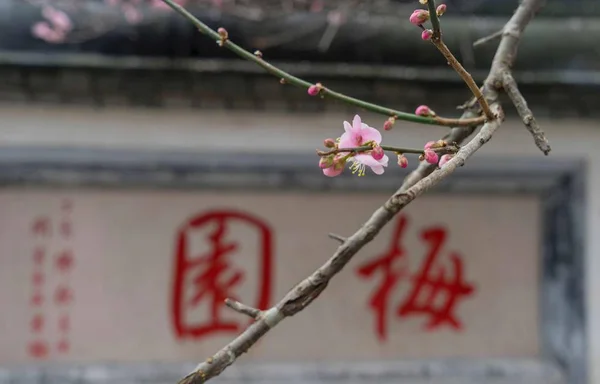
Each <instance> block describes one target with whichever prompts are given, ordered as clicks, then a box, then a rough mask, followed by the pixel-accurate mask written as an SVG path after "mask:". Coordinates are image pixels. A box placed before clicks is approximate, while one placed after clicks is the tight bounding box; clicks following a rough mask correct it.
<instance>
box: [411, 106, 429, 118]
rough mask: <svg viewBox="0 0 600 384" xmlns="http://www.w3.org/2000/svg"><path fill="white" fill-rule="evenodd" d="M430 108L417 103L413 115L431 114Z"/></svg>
mask: <svg viewBox="0 0 600 384" xmlns="http://www.w3.org/2000/svg"><path fill="white" fill-rule="evenodd" d="M431 112H432V111H431V109H430V108H429V107H428V106H426V105H419V106H418V107H417V109H416V110H415V115H419V116H430V115H431Z"/></svg>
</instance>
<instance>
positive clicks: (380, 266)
mask: <svg viewBox="0 0 600 384" xmlns="http://www.w3.org/2000/svg"><path fill="white" fill-rule="evenodd" d="M407 221H408V220H407V218H406V217H405V216H400V217H399V219H398V221H397V224H396V227H395V229H394V233H393V237H392V243H391V247H390V249H389V250H388V251H386V252H385V253H383V254H382V255H380V256H378V257H377V258H376V259H375V260H373V261H370V262H368V263H367V264H365V265H363V266H360V267H359V268H358V270H357V273H358V275H359V276H360V277H362V278H368V277H371V276H372V275H373V274H374V273H375V272H376V271H377V270H380V271H381V273H382V274H383V281H382V282H381V283H380V285H379V287H378V289H376V290H375V292H374V293H373V295H372V297H371V300H370V302H369V306H370V307H371V308H372V309H373V311H374V312H375V316H376V331H377V335H378V337H379V339H380V340H386V338H387V323H386V316H387V313H388V306H389V303H388V301H389V295H390V294H391V293H392V291H393V290H394V288H395V287H396V286H397V285H398V283H399V282H400V279H401V277H403V276H404V275H405V273H406V269H405V268H406V267H403V268H400V269H398V268H397V267H396V269H394V263H395V262H398V261H401V260H404V261H407V260H405V259H406V258H405V256H406V251H405V250H404V248H403V247H402V245H401V243H402V236H403V234H404V230H405V228H406V225H407ZM421 238H422V239H423V240H424V241H426V242H427V243H428V244H429V250H428V253H427V256H426V259H425V262H424V264H423V267H422V268H421V270H420V271H419V273H417V274H416V275H415V276H413V277H412V278H411V283H412V289H411V290H410V292H409V294H408V295H407V298H406V300H405V301H404V302H403V303H401V304H400V306H399V307H398V309H397V311H396V312H397V315H398V316H399V317H406V316H409V315H413V314H415V315H416V314H418V315H427V316H429V321H428V322H427V323H426V324H425V329H427V330H432V329H434V328H436V327H438V326H440V325H442V324H444V323H447V324H448V325H450V326H451V327H452V328H454V329H456V330H458V329H461V323H460V322H459V321H458V319H456V317H455V316H454V314H453V310H454V307H455V306H456V305H457V302H458V300H459V299H460V298H462V297H465V296H470V295H471V294H472V293H473V291H474V288H473V286H472V285H471V284H468V283H465V282H464V281H463V279H464V276H463V270H462V261H461V260H460V257H459V256H458V255H457V254H456V253H452V254H451V255H450V260H451V261H452V266H453V267H454V269H453V270H452V271H451V273H452V277H450V278H449V279H450V280H448V276H447V273H446V269H445V268H444V266H442V265H437V263H436V262H437V261H438V257H439V253H440V250H441V249H442V246H443V245H444V242H445V240H446V231H445V230H444V229H443V228H430V229H428V230H424V231H422V232H421ZM440 296H443V299H444V300H443V301H441V302H440V301H439V300H438V297H440ZM419 299H421V301H420V300H419Z"/></svg>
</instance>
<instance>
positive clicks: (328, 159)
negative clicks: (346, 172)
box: [319, 156, 333, 169]
mask: <svg viewBox="0 0 600 384" xmlns="http://www.w3.org/2000/svg"><path fill="white" fill-rule="evenodd" d="M332 166H333V156H323V157H321V159H320V160H319V168H321V169H327V168H331V167H332Z"/></svg>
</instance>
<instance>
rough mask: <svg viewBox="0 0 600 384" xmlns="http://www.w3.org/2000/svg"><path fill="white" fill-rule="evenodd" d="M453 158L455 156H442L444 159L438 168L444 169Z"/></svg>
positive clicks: (441, 158) (441, 159)
mask: <svg viewBox="0 0 600 384" xmlns="http://www.w3.org/2000/svg"><path fill="white" fill-rule="evenodd" d="M453 157H454V155H450V154H445V155H442V157H440V163H439V164H438V166H439V167H440V168H442V167H443V166H444V164H446V163H447V162H449V161H450V160H452V158H453Z"/></svg>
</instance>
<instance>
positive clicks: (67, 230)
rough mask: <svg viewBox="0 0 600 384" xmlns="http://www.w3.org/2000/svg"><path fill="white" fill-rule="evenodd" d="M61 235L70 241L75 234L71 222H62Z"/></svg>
mask: <svg viewBox="0 0 600 384" xmlns="http://www.w3.org/2000/svg"><path fill="white" fill-rule="evenodd" d="M60 234H61V236H63V237H64V238H65V239H68V238H70V237H71V235H72V234H73V224H72V223H71V222H70V221H61V223H60Z"/></svg>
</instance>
